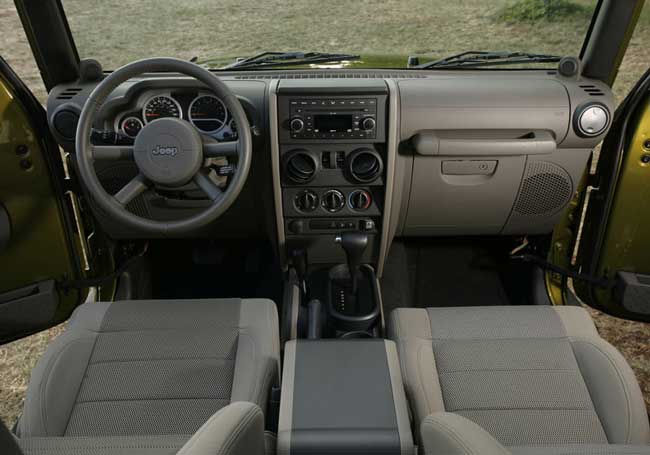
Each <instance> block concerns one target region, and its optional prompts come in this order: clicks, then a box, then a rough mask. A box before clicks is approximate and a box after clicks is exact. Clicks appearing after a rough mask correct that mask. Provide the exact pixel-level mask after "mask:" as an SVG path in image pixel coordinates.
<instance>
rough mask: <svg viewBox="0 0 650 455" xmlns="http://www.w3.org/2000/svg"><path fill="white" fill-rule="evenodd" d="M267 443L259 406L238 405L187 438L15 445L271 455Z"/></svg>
mask: <svg viewBox="0 0 650 455" xmlns="http://www.w3.org/2000/svg"><path fill="white" fill-rule="evenodd" d="M269 441H270V442H272V441H273V439H272V438H268V437H266V436H265V434H264V415H263V413H262V410H261V409H260V408H259V406H257V405H255V404H253V403H246V402H238V403H232V404H230V405H228V406H226V407H224V408H222V409H221V410H219V412H217V413H216V414H215V415H214V416H212V417H211V418H210V419H209V420H208V421H207V422H206V423H205V424H204V425H203V426H202V427H201V428H200V429H199V431H197V432H196V434H194V435H193V436H191V437H190V436H181V435H173V436H164V435H163V436H135V437H134V436H105V437H51V438H26V439H22V440H20V441H19V445H20V447H21V449H22V451H23V453H24V454H25V455H32V454H33V455H88V454H92V455H216V454H219V455H271V454H273V453H275V449H274V447H273V445H272V444H269ZM265 445H266V448H265Z"/></svg>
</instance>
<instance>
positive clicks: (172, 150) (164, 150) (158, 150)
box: [151, 145, 178, 156]
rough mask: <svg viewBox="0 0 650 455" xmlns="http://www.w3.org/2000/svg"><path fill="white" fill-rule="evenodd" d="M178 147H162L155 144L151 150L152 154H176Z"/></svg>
mask: <svg viewBox="0 0 650 455" xmlns="http://www.w3.org/2000/svg"><path fill="white" fill-rule="evenodd" d="M177 152H178V149H177V148H176V147H164V146H162V145H157V146H155V147H154V148H153V149H152V150H151V154H152V155H153V156H176V153H177Z"/></svg>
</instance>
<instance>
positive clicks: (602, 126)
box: [573, 103, 610, 137]
mask: <svg viewBox="0 0 650 455" xmlns="http://www.w3.org/2000/svg"><path fill="white" fill-rule="evenodd" d="M609 117H610V116H609V109H607V107H606V106H605V105H603V104H600V103H587V104H583V105H582V106H579V107H578V108H577V109H576V111H575V113H574V115H573V126H574V128H575V130H576V133H577V134H578V136H582V137H594V136H598V135H600V134H602V133H604V132H605V130H607V127H608V126H609Z"/></svg>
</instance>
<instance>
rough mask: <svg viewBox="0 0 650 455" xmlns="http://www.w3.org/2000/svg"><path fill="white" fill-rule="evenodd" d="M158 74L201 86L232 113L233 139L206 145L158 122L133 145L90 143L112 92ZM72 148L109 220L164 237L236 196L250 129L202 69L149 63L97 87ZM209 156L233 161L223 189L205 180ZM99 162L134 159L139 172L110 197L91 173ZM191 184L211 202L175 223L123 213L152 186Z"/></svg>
mask: <svg viewBox="0 0 650 455" xmlns="http://www.w3.org/2000/svg"><path fill="white" fill-rule="evenodd" d="M157 71H163V72H173V73H182V74H185V75H187V76H190V77H193V78H194V79H197V80H198V81H200V82H202V83H204V84H205V85H206V86H207V88H208V89H209V90H210V91H212V92H213V94H214V95H216V96H217V97H219V98H220V99H221V100H222V101H223V102H224V104H225V105H226V107H227V108H228V110H229V111H230V113H231V114H232V117H233V119H234V121H235V123H236V125H237V132H238V140H237V141H233V142H221V143H220V142H216V141H212V142H210V141H209V140H208V139H207V138H204V137H203V136H201V135H200V134H199V133H198V132H197V131H196V129H195V128H194V127H193V126H192V125H191V124H190V123H189V122H186V121H184V120H181V119H178V118H161V119H158V120H154V121H152V122H150V123H148V124H147V125H146V126H145V127H144V128H142V130H141V131H140V133H139V134H138V136H137V137H136V139H135V142H134V144H133V146H128V145H93V144H91V142H90V136H91V133H92V127H93V124H94V120H95V117H96V115H97V113H98V112H99V110H100V109H101V107H102V105H103V104H104V102H105V101H106V99H107V98H108V96H109V95H110V94H111V93H112V92H113V90H115V88H117V87H118V86H119V85H120V84H122V83H123V82H126V81H127V80H129V79H131V78H133V77H136V76H139V75H141V74H143V73H150V72H157ZM75 144H76V157H77V164H78V169H79V174H80V175H81V179H82V181H83V183H84V184H85V185H86V188H87V189H88V191H89V192H90V194H91V196H92V197H93V198H94V200H95V201H96V202H97V204H98V205H99V206H100V207H101V208H102V209H104V211H106V212H107V213H108V215H109V216H110V217H112V218H114V219H116V220H117V221H119V222H122V223H123V224H125V225H128V226H131V227H133V228H137V229H139V230H140V231H144V232H148V233H153V234H160V235H163V236H168V235H174V234H183V233H186V232H188V231H192V230H194V229H197V228H200V227H203V226H205V225H207V224H209V223H210V222H212V221H214V220H215V219H217V218H218V217H219V216H220V215H222V214H223V213H224V212H225V211H226V210H227V209H228V208H229V207H230V206H231V205H232V203H233V202H234V201H235V199H236V198H237V196H238V195H239V193H240V192H241V190H242V188H243V186H244V183H245V182H246V178H247V177H248V171H249V169H250V164H251V157H252V154H253V153H252V139H251V131H250V125H249V123H248V118H247V117H246V112H245V111H244V109H243V107H242V105H241V103H240V102H239V100H238V99H237V97H236V96H235V95H234V94H233V93H232V92H231V91H230V89H229V88H228V87H227V86H226V84H224V83H223V82H222V81H221V80H220V79H219V78H217V77H215V76H214V75H213V74H212V73H210V71H208V70H207V69H204V68H202V67H200V66H198V65H195V64H194V63H191V62H188V61H184V60H179V59H174V58H151V59H144V60H139V61H136V62H133V63H129V64H127V65H125V66H123V67H121V68H119V69H118V70H116V71H114V72H113V73H111V74H110V75H109V76H108V77H106V78H105V79H104V80H103V81H102V82H100V83H99V84H98V85H97V87H95V89H94V90H93V92H92V93H91V94H90V96H89V97H88V100H87V101H86V104H85V105H84V107H83V109H82V111H81V115H80V117H79V124H78V127H77V135H76V143H75ZM213 157H228V158H232V159H236V161H237V165H236V168H235V171H234V174H233V175H232V176H231V177H230V178H229V182H228V186H227V188H226V189H225V190H222V189H221V188H220V187H219V186H217V185H216V184H215V183H214V182H213V181H212V180H211V179H210V177H209V176H208V171H207V170H206V169H205V168H204V162H205V159H206V158H213ZM100 160H133V161H135V164H136V166H137V168H138V171H139V173H138V175H137V176H136V177H135V178H133V179H132V180H131V181H130V182H129V183H127V184H126V185H125V186H124V187H123V188H122V189H121V190H119V191H118V192H117V193H116V194H115V195H110V194H108V193H107V192H106V190H104V187H103V186H102V185H101V183H100V181H99V178H98V177H97V174H96V172H95V166H94V162H95V161H100ZM190 181H193V182H194V183H195V184H196V185H197V186H198V187H199V188H201V189H202V190H203V192H205V194H206V195H207V197H208V198H209V199H210V200H211V204H210V205H209V206H208V207H206V208H205V209H203V210H201V212H199V213H197V214H196V215H193V216H191V217H189V218H185V219H180V220H173V221H156V220H152V219H149V218H144V217H140V216H138V215H135V214H133V213H131V212H129V211H128V210H127V209H126V205H127V204H128V203H129V202H130V201H132V200H133V199H134V198H135V197H137V196H138V195H140V194H142V193H143V192H144V191H145V190H147V189H148V188H151V187H152V186H154V185H155V184H160V185H164V186H165V187H171V188H176V187H181V186H183V185H185V184H187V183H189V182H190Z"/></svg>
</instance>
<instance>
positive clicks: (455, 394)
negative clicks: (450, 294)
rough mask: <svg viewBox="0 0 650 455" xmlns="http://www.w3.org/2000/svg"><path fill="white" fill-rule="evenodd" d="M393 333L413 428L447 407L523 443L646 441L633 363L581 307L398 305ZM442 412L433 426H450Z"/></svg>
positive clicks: (497, 435) (509, 441)
mask: <svg viewBox="0 0 650 455" xmlns="http://www.w3.org/2000/svg"><path fill="white" fill-rule="evenodd" d="M389 334H390V337H391V338H392V339H393V340H395V341H396V343H397V345H398V350H399V354H400V362H401V366H402V372H403V375H404V383H405V387H406V391H407V396H408V397H409V400H410V402H411V406H412V409H413V411H414V415H415V419H416V424H415V426H416V427H417V428H419V426H420V423H423V422H424V421H425V419H426V418H427V416H429V415H430V414H434V413H440V412H447V413H454V414H455V415H457V416H461V417H463V418H465V419H467V420H468V421H469V422H473V424H475V425H474V426H470V430H471V428H482V429H483V430H484V431H486V432H487V433H486V434H489V435H490V436H491V437H492V438H494V439H495V440H496V441H495V443H497V444H499V445H500V446H503V447H518V449H517V450H519V451H521V450H528V449H526V448H527V447H531V446H556V447H557V446H560V445H562V446H565V447H569V448H575V447H585V446H586V445H591V446H592V447H594V446H595V447H601V446H607V445H612V444H624V445H634V444H642V445H643V444H647V443H648V442H649V441H650V429H649V427H648V417H647V413H646V410H645V405H644V402H643V398H642V395H641V391H640V389H639V386H638V384H637V382H636V379H635V377H634V374H633V372H632V371H631V369H630V367H629V366H628V364H627V363H626V361H625V360H624V359H623V357H622V356H621V355H620V353H619V352H618V351H616V349H614V348H613V347H612V346H611V345H609V344H608V343H607V342H605V341H604V340H602V339H601V338H600V337H599V336H598V333H597V331H596V328H595V326H594V324H593V321H592V320H591V318H590V317H589V315H588V313H587V312H586V311H585V310H583V309H582V308H577V307H561V308H559V307H473V308H471V307H470V308H467V307H465V308H429V309H398V310H396V311H394V312H393V313H392V315H391V318H390V321H389ZM447 419H449V417H445V418H443V419H442V420H441V421H442V422H443V424H441V425H434V426H435V428H437V429H439V428H442V427H449V428H452V430H453V428H455V426H454V425H453V424H448V422H447ZM438 420H439V419H438ZM438 420H434V421H428V425H429V427H427V428H428V430H427V431H426V435H428V436H429V438H428V439H429V442H430V443H431V441H432V440H434V439H435V438H432V437H431V435H432V434H434V433H435V432H433V433H432V430H431V428H430V426H431V423H432V422H437V421H438ZM454 423H456V424H457V423H458V421H457V420H454ZM423 425H424V423H423ZM461 426H463V425H461ZM423 428H424V427H423ZM468 431H469V430H468ZM470 433H471V431H470ZM460 437H461V438H462V437H463V435H462V434H461V435H460ZM422 439H423V441H422V442H423V443H425V444H424V445H425V447H427V444H426V440H425V431H424V430H423V431H422ZM497 441H498V442H497ZM522 447H523V448H524V449H522ZM428 448H431V447H428ZM610 449H611V447H610ZM513 450H514V449H513ZM459 453H465V452H459ZM486 453H487V452H486ZM494 453H498V452H494ZM517 453H520V452H517ZM521 453H524V452H521ZM567 453H569V452H567ZM571 453H573V452H571ZM576 453H581V452H576ZM594 453H601V452H594Z"/></svg>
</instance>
